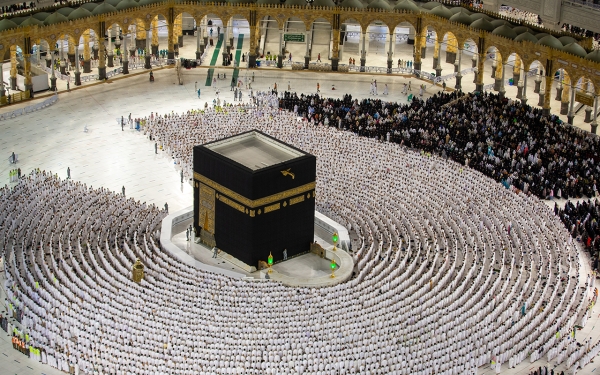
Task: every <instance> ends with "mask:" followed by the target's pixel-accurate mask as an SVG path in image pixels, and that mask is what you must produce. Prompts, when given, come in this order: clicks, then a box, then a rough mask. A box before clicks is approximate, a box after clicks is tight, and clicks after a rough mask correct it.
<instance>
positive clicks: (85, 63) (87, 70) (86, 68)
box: [83, 60, 92, 73]
mask: <svg viewBox="0 0 600 375" xmlns="http://www.w3.org/2000/svg"><path fill="white" fill-rule="evenodd" d="M91 71H92V64H91V61H90V60H87V61H85V60H83V72H84V73H90V72H91Z"/></svg>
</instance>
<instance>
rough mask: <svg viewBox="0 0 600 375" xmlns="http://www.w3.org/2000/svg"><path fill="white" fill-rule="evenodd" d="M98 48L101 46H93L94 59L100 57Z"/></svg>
mask: <svg viewBox="0 0 600 375" xmlns="http://www.w3.org/2000/svg"><path fill="white" fill-rule="evenodd" d="M98 50H99V48H94V47H92V52H93V53H94V60H97V59H98Z"/></svg>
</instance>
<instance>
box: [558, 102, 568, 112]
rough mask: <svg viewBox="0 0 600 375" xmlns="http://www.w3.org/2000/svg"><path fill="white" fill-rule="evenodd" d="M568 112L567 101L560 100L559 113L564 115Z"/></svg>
mask: <svg viewBox="0 0 600 375" xmlns="http://www.w3.org/2000/svg"><path fill="white" fill-rule="evenodd" d="M567 113H569V102H560V114H561V115H566V114H567Z"/></svg>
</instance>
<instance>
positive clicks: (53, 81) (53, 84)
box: [50, 77, 56, 91]
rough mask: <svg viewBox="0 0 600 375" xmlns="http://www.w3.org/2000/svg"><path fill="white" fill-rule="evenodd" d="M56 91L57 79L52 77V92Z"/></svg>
mask: <svg viewBox="0 0 600 375" xmlns="http://www.w3.org/2000/svg"><path fill="white" fill-rule="evenodd" d="M55 90H56V77H50V91H55Z"/></svg>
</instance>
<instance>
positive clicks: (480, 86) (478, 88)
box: [475, 83, 483, 92]
mask: <svg viewBox="0 0 600 375" xmlns="http://www.w3.org/2000/svg"><path fill="white" fill-rule="evenodd" d="M475 91H479V92H483V83H475Z"/></svg>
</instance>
